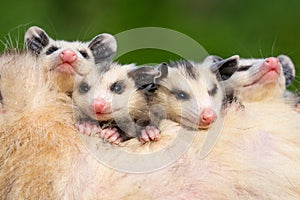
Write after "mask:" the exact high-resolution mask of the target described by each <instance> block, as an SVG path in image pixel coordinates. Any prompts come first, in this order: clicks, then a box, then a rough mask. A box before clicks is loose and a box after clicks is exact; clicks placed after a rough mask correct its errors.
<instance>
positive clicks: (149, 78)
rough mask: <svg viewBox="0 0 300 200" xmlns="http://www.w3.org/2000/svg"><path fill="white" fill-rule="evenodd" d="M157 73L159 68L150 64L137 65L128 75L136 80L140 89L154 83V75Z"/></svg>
mask: <svg viewBox="0 0 300 200" xmlns="http://www.w3.org/2000/svg"><path fill="white" fill-rule="evenodd" d="M157 75H158V71H157V69H156V68H155V67H150V66H144V67H137V68H135V69H133V70H131V71H129V72H128V73H127V76H128V77H129V78H131V79H133V80H134V83H135V85H136V87H137V88H139V89H141V88H145V87H146V86H148V85H149V84H152V83H154V77H155V76H157Z"/></svg>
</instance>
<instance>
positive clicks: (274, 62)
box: [263, 57, 280, 71]
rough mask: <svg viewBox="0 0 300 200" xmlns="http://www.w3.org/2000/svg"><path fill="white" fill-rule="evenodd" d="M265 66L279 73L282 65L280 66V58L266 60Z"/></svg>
mask: <svg viewBox="0 0 300 200" xmlns="http://www.w3.org/2000/svg"><path fill="white" fill-rule="evenodd" d="M263 66H264V67H266V68H268V69H269V70H276V71H278V70H279V67H280V64H279V60H278V58H274V57H269V58H266V59H265V61H264V63H263Z"/></svg>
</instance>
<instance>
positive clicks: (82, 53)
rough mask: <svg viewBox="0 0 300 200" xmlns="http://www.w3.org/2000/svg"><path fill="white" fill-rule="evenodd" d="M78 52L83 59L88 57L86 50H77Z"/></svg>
mask: <svg viewBox="0 0 300 200" xmlns="http://www.w3.org/2000/svg"><path fill="white" fill-rule="evenodd" d="M79 52H80V54H81V55H82V57H84V58H85V59H88V58H89V54H88V53H87V52H86V51H79Z"/></svg>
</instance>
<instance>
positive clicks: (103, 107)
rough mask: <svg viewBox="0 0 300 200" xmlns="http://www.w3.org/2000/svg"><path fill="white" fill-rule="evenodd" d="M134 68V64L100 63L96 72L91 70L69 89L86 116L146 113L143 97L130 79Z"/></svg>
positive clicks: (104, 117)
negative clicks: (103, 64)
mask: <svg viewBox="0 0 300 200" xmlns="http://www.w3.org/2000/svg"><path fill="white" fill-rule="evenodd" d="M136 69H137V67H135V66H134V65H118V64H116V63H112V64H110V65H107V66H101V67H100V68H99V69H98V72H91V73H89V74H88V75H87V76H86V77H85V78H84V79H82V80H78V81H76V83H75V88H74V92H73V100H74V102H75V104H76V105H78V106H79V107H80V108H81V109H82V111H83V112H84V113H85V114H86V115H87V116H89V117H91V118H93V119H97V120H99V121H107V120H113V119H115V118H116V117H119V118H122V117H128V116H129V115H130V117H131V118H135V116H139V117H141V118H142V117H143V115H145V114H147V115H148V113H144V112H147V102H146V99H145V97H144V95H143V92H140V91H139V89H138V84H136V82H135V80H134V78H133V76H134V77H138V76H137V75H136V74H135V73H134V72H135V70H136ZM142 81H143V80H139V81H138V82H139V83H140V82H142ZM152 81H153V79H152ZM145 110H146V111H145Z"/></svg>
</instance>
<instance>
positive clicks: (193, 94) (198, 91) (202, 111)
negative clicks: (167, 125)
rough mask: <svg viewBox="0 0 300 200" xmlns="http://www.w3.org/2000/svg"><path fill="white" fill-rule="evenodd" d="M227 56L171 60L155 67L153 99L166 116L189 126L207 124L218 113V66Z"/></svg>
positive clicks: (208, 124) (220, 65)
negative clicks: (198, 59) (197, 61)
mask: <svg viewBox="0 0 300 200" xmlns="http://www.w3.org/2000/svg"><path fill="white" fill-rule="evenodd" d="M230 62H231V60H227V61H226V62H225V61H223V60H222V61H216V62H215V61H214V62H212V61H211V59H206V60H204V62H203V63H201V64H199V63H195V62H189V61H179V62H172V63H170V65H167V64H162V65H161V66H159V67H158V70H159V71H160V72H161V73H160V76H158V77H156V78H155V84H156V85H157V91H156V94H155V100H154V102H155V103H156V104H159V105H160V106H161V108H162V109H164V110H165V113H166V115H167V116H166V117H167V118H169V119H171V120H173V121H176V122H178V123H180V124H181V125H183V126H185V127H189V128H192V129H198V128H200V129H202V128H208V127H209V126H210V125H211V124H212V123H213V122H214V121H215V120H216V119H217V117H218V116H219V115H220V111H221V106H222V102H223V100H224V94H223V88H222V87H221V85H220V84H219V82H218V80H217V73H218V70H217V69H218V68H220V67H222V65H225V64H228V63H230Z"/></svg>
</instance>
